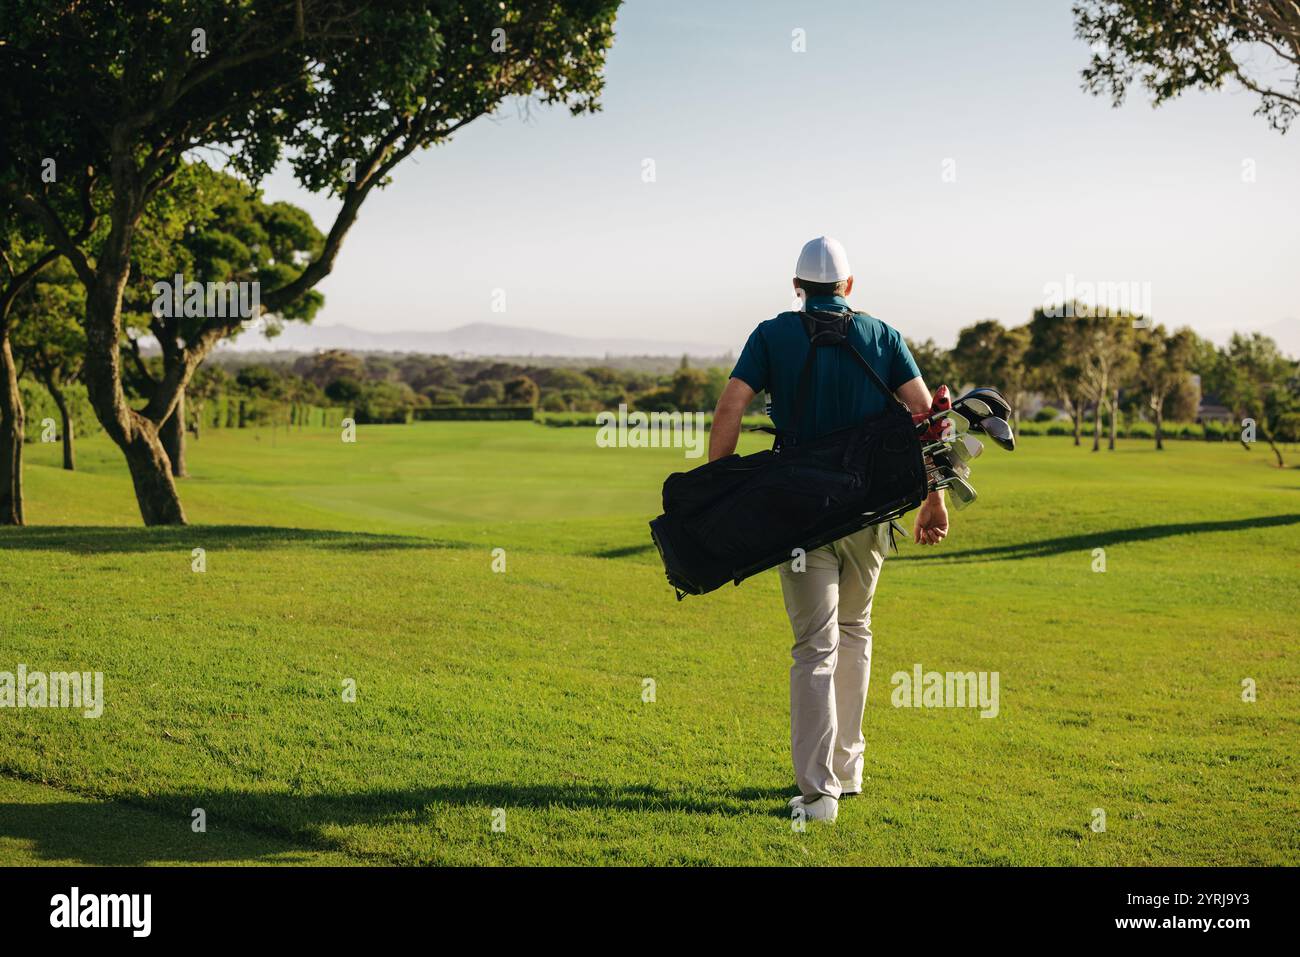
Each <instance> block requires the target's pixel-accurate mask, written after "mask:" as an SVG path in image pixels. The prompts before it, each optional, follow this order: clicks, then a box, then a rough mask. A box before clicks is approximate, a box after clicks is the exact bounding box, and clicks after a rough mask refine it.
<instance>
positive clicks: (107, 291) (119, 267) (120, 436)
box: [83, 217, 185, 525]
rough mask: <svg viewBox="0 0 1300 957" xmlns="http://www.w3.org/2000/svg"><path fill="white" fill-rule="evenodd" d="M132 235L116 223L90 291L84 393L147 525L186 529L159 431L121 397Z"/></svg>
mask: <svg viewBox="0 0 1300 957" xmlns="http://www.w3.org/2000/svg"><path fill="white" fill-rule="evenodd" d="M129 232H130V228H129V227H128V228H125V229H123V228H121V227H120V226H119V224H118V222H117V221H116V217H115V222H114V226H113V230H112V232H111V233H110V235H109V239H108V241H107V242H106V244H105V247H104V250H103V253H102V254H101V256H100V260H99V263H98V276H97V277H96V281H95V282H94V283H93V284H92V285H91V286H90V288H88V289H87V290H86V362H85V366H84V373H83V375H84V378H85V382H86V392H87V394H88V395H89V397H90V404H91V407H92V408H93V409H94V410H95V417H96V418H97V419H99V422H100V424H101V425H102V426H103V427H104V431H105V432H106V433H108V437H109V438H111V439H112V440H113V441H114V442H115V443H117V446H118V448H120V449H121V450H122V454H123V455H124V456H125V457H126V464H127V468H128V469H129V470H130V472H131V481H132V483H133V485H134V486H135V497H136V502H137V504H138V505H139V506H140V517H141V518H143V519H144V523H145V524H146V525H184V524H185V510H184V508H182V507H181V500H180V497H179V496H178V495H177V494H176V482H175V481H174V480H173V478H172V469H171V462H170V460H169V459H168V458H167V453H166V452H165V451H164V450H163V447H162V443H161V442H160V441H159V439H158V428H157V426H155V425H154V423H153V422H151V421H150V420H149V419H147V418H145V417H144V416H142V415H140V413H138V412H136V411H135V410H134V409H132V408H131V407H130V406H129V405H127V402H126V395H125V394H124V393H123V391H122V378H121V367H120V362H121V357H120V353H119V349H118V340H119V339H120V337H121V331H122V326H121V318H122V290H123V288H124V287H125V285H126V278H127V273H128V272H129V269H130V262H129V260H128V258H127V255H126V253H125V249H128V248H129V246H130V242H129ZM124 234H126V235H125V236H124Z"/></svg>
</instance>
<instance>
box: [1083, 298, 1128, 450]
mask: <svg viewBox="0 0 1300 957" xmlns="http://www.w3.org/2000/svg"><path fill="white" fill-rule="evenodd" d="M1085 312H1086V315H1082V316H1078V317H1077V319H1078V321H1079V327H1078V330H1079V331H1078V335H1077V338H1076V346H1077V348H1078V349H1079V367H1080V370H1081V381H1082V384H1083V389H1084V394H1085V395H1087V397H1088V398H1089V399H1091V400H1092V402H1093V406H1094V410H1095V411H1094V414H1093V422H1092V450H1093V451H1094V452H1096V451H1097V450H1099V449H1100V448H1101V413H1102V409H1103V408H1105V409H1108V410H1109V412H1110V443H1109V447H1110V449H1111V451H1114V449H1115V432H1116V429H1117V427H1118V426H1117V420H1118V418H1119V393H1120V390H1121V389H1122V388H1123V387H1124V386H1125V385H1126V384H1127V382H1128V380H1129V378H1130V376H1132V374H1133V371H1134V369H1135V367H1136V364H1137V357H1136V355H1135V353H1134V351H1133V318H1132V317H1131V316H1127V315H1111V314H1110V313H1109V312H1108V311H1107V310H1105V309H1100V308H1098V309H1089V310H1085Z"/></svg>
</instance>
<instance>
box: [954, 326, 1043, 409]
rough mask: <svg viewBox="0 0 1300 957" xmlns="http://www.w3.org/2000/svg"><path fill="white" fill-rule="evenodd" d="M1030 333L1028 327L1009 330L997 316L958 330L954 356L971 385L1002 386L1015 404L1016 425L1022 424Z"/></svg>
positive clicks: (1007, 398)
mask: <svg viewBox="0 0 1300 957" xmlns="http://www.w3.org/2000/svg"><path fill="white" fill-rule="evenodd" d="M1029 344H1030V334H1029V330H1028V329H1027V328H1025V327H1023V326H1022V327H1019V328H1016V329H1007V328H1005V327H1003V325H1002V323H1000V322H998V321H997V320H996V319H984V320H981V321H980V322H977V323H975V324H974V325H971V326H967V327H966V328H965V329H962V330H961V331H960V332H958V333H957V345H956V347H955V348H954V349H953V359H954V361H955V362H956V364H957V369H958V371H959V372H960V373H961V375H962V378H963V379H964V380H965V381H966V382H967V383H969V384H970V385H976V386H979V385H992V386H996V387H997V388H998V389H1000V390H1001V391H1002V393H1003V395H1005V396H1006V400H1007V402H1008V404H1010V406H1011V416H1012V419H1013V420H1014V424H1015V425H1016V426H1017V427H1018V426H1019V425H1020V407H1021V406H1022V405H1023V404H1024V400H1025V392H1026V388H1027V385H1028V377H1029V367H1028V366H1027V365H1026V362H1025V358H1026V354H1027V352H1028V350H1029Z"/></svg>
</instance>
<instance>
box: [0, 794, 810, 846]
mask: <svg viewBox="0 0 1300 957" xmlns="http://www.w3.org/2000/svg"><path fill="white" fill-rule="evenodd" d="M789 793H790V791H789V789H785V790H781V789H775V788H741V789H737V790H735V791H731V792H727V793H722V794H716V793H715V794H709V793H703V794H698V793H696V794H692V793H689V792H686V793H684V792H682V791H681V790H672V791H669V790H666V789H663V788H657V787H652V786H650V785H640V784H629V785H611V784H605V783H589V784H581V783H574V784H531V785H530V784H513V783H507V782H500V783H486V782H485V783H464V784H448V785H435V786H431V787H427V788H413V789H407V790H400V789H381V790H373V791H361V792H355V793H350V794H296V793H283V792H281V793H267V792H265V791H256V792H254V791H247V790H223V791H216V792H212V791H207V792H205V791H203V790H201V789H196V790H195V791H193V792H191V793H187V794H180V793H173V794H155V795H149V796H144V797H140V798H131V799H129V801H126V802H115V801H98V802H96V801H81V800H72V799H69V800H60V801H57V802H53V803H36V804H29V803H18V804H6V803H0V839H12V840H17V841H19V842H22V843H24V844H25V845H27V846H30V847H31V848H32V849H33V852H34V854H35V855H36V856H37V857H39V858H40V859H43V860H47V861H77V862H80V863H82V864H88V865H112V866H121V865H135V866H139V865H145V864H155V863H194V864H205V863H207V864H215V863H221V862H225V861H240V860H244V861H249V860H265V861H267V862H272V861H274V862H276V863H311V862H312V861H311V858H312V857H313V856H315V855H316V853H317V852H327V853H328V852H332V853H335V854H339V853H341V854H346V853H348V851H347V850H346V849H345V847H344V845H343V843H342V842H341V841H339V840H336V839H332V838H330V837H327V836H326V831H327V830H330V829H336V828H349V827H375V826H383V825H385V824H404V825H411V824H416V825H418V824H420V823H432V822H433V821H434V819H435V817H436V816H437V815H440V814H446V813H448V812H455V813H457V814H465V813H474V812H475V811H479V812H481V813H483V814H484V816H485V820H486V818H487V815H489V814H490V813H491V810H492V809H494V808H505V809H506V810H507V811H509V810H511V809H518V808H534V809H560V810H573V811H590V810H614V811H623V812H628V813H650V814H677V813H684V814H704V815H724V816H740V815H747V814H769V813H779V814H781V815H782V816H784V815H786V814H788V812H787V811H785V799H786V797H788V795H789ZM196 807H201V808H203V809H204V810H205V811H206V813H207V819H208V821H209V832H208V833H207V834H194V833H193V832H192V831H191V830H190V820H191V818H190V815H191V813H192V811H193V809H194V808H196ZM220 822H225V825H226V826H227V827H228V828H229V830H226V831H224V832H223V831H222V830H221V829H220V828H218V826H217V825H218V823H220ZM295 854H296V855H297V856H296V857H295ZM354 859H355V858H354ZM359 862H360V861H359Z"/></svg>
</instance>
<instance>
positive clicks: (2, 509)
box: [0, 326, 23, 525]
mask: <svg viewBox="0 0 1300 957" xmlns="http://www.w3.org/2000/svg"><path fill="white" fill-rule="evenodd" d="M21 524H23V397H22V393H20V392H19V391H18V368H17V367H16V366H15V365H14V354H13V350H12V349H10V348H9V330H8V328H7V327H4V326H0V525H21Z"/></svg>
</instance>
